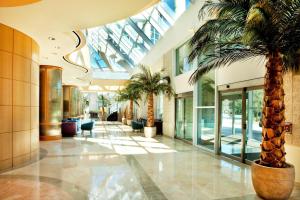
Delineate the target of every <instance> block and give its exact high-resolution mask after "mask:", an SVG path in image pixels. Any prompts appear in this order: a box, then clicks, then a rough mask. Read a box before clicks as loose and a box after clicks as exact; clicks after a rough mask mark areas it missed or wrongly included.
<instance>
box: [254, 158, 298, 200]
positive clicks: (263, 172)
mask: <svg viewBox="0 0 300 200" xmlns="http://www.w3.org/2000/svg"><path fill="white" fill-rule="evenodd" d="M258 163H259V160H256V161H255V162H253V164H252V165H251V171H252V184H253V186H254V189H255V192H256V194H257V195H258V196H259V197H261V198H263V199H272V200H283V199H288V198H289V197H290V195H291V193H292V191H293V188H294V182H295V168H294V166H293V165H291V164H288V167H287V168H273V167H266V166H263V165H260V164H258Z"/></svg>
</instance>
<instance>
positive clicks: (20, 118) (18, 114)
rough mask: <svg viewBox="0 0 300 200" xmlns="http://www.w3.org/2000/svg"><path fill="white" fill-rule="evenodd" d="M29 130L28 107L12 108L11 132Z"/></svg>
mask: <svg viewBox="0 0 300 200" xmlns="http://www.w3.org/2000/svg"><path fill="white" fill-rule="evenodd" d="M25 130H30V107H24V106H14V107H13V131H14V132H17V131H25Z"/></svg>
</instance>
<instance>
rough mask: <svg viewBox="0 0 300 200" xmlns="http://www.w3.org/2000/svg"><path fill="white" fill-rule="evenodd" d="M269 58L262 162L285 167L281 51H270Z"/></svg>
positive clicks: (271, 165)
mask: <svg viewBox="0 0 300 200" xmlns="http://www.w3.org/2000/svg"><path fill="white" fill-rule="evenodd" d="M267 59H268V62H267V64H266V70H267V72H266V76H265V96H264V108H263V118H262V124H263V132H262V137H263V138H262V140H263V141H262V145H261V150H262V151H261V155H260V163H261V164H262V165H265V166H269V167H285V166H286V163H285V154H286V153H285V149H284V143H285V131H284V125H285V116H284V111H285V105H284V90H283V61H282V57H281V55H280V54H279V52H274V53H270V54H269V55H268V56H267Z"/></svg>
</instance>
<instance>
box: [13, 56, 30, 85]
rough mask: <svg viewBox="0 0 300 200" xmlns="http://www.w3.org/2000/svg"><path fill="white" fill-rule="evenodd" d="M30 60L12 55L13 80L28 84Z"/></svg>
mask: <svg viewBox="0 0 300 200" xmlns="http://www.w3.org/2000/svg"><path fill="white" fill-rule="evenodd" d="M30 68H31V60H29V59H27V58H24V57H22V56H18V55H14V58H13V79H14V80H18V81H26V82H30V75H31V69H30Z"/></svg>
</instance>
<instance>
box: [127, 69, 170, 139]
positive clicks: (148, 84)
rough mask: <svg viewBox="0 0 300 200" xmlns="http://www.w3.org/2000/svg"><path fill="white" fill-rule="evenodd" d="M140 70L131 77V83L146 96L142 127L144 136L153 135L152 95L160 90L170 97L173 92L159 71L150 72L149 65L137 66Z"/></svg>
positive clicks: (154, 131) (154, 133) (154, 128)
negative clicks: (145, 120) (144, 118)
mask: <svg viewBox="0 0 300 200" xmlns="http://www.w3.org/2000/svg"><path fill="white" fill-rule="evenodd" d="M139 69H140V72H139V73H137V74H134V75H133V76H132V77H131V79H130V80H131V84H132V85H133V87H135V88H137V90H139V91H140V92H141V93H143V94H145V95H146V98H147V104H148V105H147V124H146V126H145V127H144V134H145V136H146V137H149V138H150V137H154V136H155V135H156V127H155V126H154V108H153V106H154V95H158V94H160V93H161V92H162V93H165V94H166V95H167V96H168V97H171V96H172V95H173V94H174V92H173V89H172V87H171V85H170V82H169V81H168V80H167V78H164V77H163V76H162V71H161V72H156V73H152V72H151V70H150V68H149V67H146V66H143V65H141V66H139Z"/></svg>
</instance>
